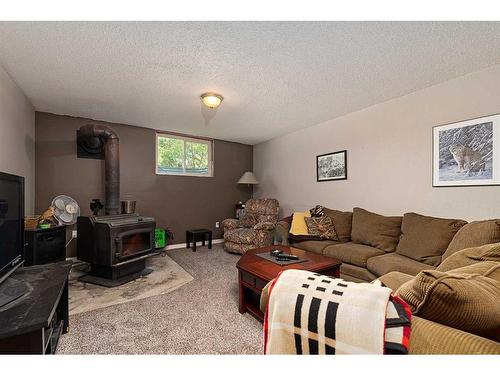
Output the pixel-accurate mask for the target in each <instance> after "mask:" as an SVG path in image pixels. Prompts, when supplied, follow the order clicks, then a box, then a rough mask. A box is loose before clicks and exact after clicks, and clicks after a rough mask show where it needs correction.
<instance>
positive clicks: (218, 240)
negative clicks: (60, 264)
mask: <svg viewBox="0 0 500 375" xmlns="http://www.w3.org/2000/svg"><path fill="white" fill-rule="evenodd" d="M216 243H224V238H216V239H215V240H212V244H216ZM201 244H202V242H201V241H199V242H196V247H201ZM207 244H208V241H205V245H207ZM185 247H186V243H176V244H173V245H168V246H166V247H165V250H173V249H182V248H185ZM159 250H162V249H159ZM66 260H70V261H72V262H73V263H84V262H80V261H79V260H78V259H77V258H76V257H67V258H66Z"/></svg>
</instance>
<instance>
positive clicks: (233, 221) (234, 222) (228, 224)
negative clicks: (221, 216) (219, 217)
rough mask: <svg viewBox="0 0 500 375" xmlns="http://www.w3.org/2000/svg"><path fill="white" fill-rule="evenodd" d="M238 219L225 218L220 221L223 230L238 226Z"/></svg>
mask: <svg viewBox="0 0 500 375" xmlns="http://www.w3.org/2000/svg"><path fill="white" fill-rule="evenodd" d="M238 223H239V221H238V220H236V219H226V220H223V221H222V227H223V228H224V230H229V229H236V228H238Z"/></svg>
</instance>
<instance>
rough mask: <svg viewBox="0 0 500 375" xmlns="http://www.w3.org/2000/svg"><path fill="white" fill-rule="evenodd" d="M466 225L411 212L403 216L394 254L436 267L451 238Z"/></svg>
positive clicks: (461, 222) (455, 220)
mask: <svg viewBox="0 0 500 375" xmlns="http://www.w3.org/2000/svg"><path fill="white" fill-rule="evenodd" d="M465 224H467V222H466V221H463V220H457V219H440V218H436V217H431V216H423V215H419V214H416V213H413V212H410V213H406V214H404V216H403V224H402V226H401V232H402V233H401V239H400V240H399V244H398V247H397V249H396V253H398V254H400V255H404V256H406V257H408V258H411V259H414V260H417V261H419V262H423V263H425V264H429V265H431V266H437V265H438V264H439V263H440V262H441V255H443V253H444V252H445V250H446V248H447V247H448V245H449V244H450V241H451V240H452V238H453V236H455V234H456V233H457V232H458V230H459V229H460V228H461V227H463V226H464V225H465Z"/></svg>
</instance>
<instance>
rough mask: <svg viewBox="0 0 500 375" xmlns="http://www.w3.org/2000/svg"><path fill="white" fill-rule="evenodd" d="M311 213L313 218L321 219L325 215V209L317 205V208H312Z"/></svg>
mask: <svg viewBox="0 0 500 375" xmlns="http://www.w3.org/2000/svg"><path fill="white" fill-rule="evenodd" d="M309 213H310V214H311V217H321V216H323V215H324V214H325V211H324V207H323V206H320V205H317V206H316V207H314V208H311V209H310V210H309Z"/></svg>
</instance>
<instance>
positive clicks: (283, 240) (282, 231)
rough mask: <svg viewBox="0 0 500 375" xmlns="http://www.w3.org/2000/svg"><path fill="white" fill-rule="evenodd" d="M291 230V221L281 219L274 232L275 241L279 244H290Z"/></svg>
mask: <svg viewBox="0 0 500 375" xmlns="http://www.w3.org/2000/svg"><path fill="white" fill-rule="evenodd" d="M289 232H290V223H289V222H288V221H285V220H280V221H278V223H277V224H276V231H275V232H274V241H275V242H276V243H277V244H279V245H284V246H288V245H289V242H288V233H289Z"/></svg>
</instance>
